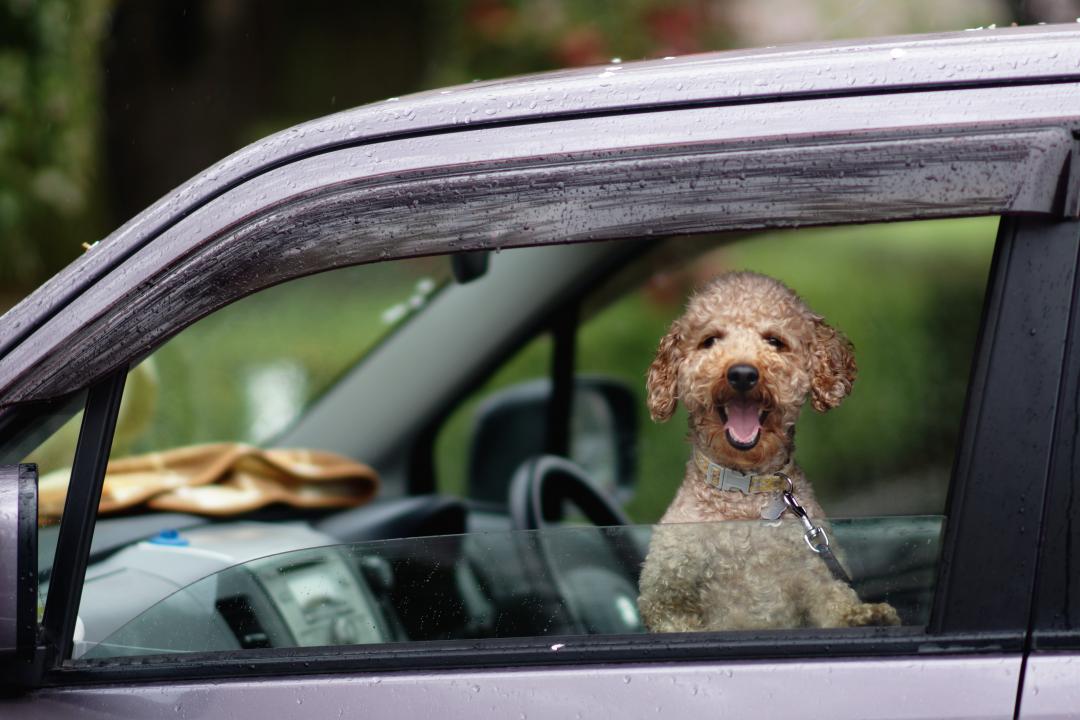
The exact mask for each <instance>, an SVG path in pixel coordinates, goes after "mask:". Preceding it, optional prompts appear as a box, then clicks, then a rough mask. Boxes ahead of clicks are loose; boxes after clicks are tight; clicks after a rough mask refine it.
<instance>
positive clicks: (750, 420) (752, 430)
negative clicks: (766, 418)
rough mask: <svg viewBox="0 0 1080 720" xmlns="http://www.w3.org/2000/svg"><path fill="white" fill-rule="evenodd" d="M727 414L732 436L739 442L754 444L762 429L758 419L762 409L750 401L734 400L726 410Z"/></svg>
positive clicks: (729, 430) (728, 427)
mask: <svg viewBox="0 0 1080 720" xmlns="http://www.w3.org/2000/svg"><path fill="white" fill-rule="evenodd" d="M725 410H726V412H727V418H728V421H727V429H728V432H730V433H731V436H732V437H733V438H735V440H737V441H738V442H741V443H749V442H753V441H754V438H756V437H757V434H758V430H760V429H761V421H760V420H759V419H758V417H759V415H760V412H761V408H760V407H759V406H758V404H757V403H756V402H753V401H750V400H732V401H731V402H729V403H728V404H727V407H726V408H725Z"/></svg>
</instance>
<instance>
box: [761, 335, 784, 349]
mask: <svg viewBox="0 0 1080 720" xmlns="http://www.w3.org/2000/svg"><path fill="white" fill-rule="evenodd" d="M765 342H767V343H769V345H772V346H773V347H774V348H776V349H777V350H783V349H784V348H786V347H787V346H786V345H784V341H783V340H781V339H780V338H778V337H776V336H775V335H766V336H765Z"/></svg>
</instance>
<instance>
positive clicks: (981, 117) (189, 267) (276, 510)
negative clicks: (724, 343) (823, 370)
mask: <svg viewBox="0 0 1080 720" xmlns="http://www.w3.org/2000/svg"><path fill="white" fill-rule="evenodd" d="M1078 250H1080V25H1076V26H1072V25H1070V26H1039V27H1025V28H1005V29H994V30H977V31H971V32H961V33H950V34H943V35H930V36H913V37H901V38H886V39H880V40H865V41H854V42H842V43H832V44H823V45H808V46H791V47H779V48H766V49H761V50H752V51H738V52H729V53H716V54H706V55H700V56H690V57H686V58H664V59H662V60H655V61H646V62H638V63H621V62H615V61H613V62H612V63H610V64H608V65H606V66H603V67H599V68H587V69H582V70H574V71H564V72H558V73H551V74H545V75H538V76H532V77H524V78H517V79H511V80H506V81H495V82H481V83H473V84H470V85H467V86H462V87H455V88H448V89H445V90H440V91H433V92H428V93H422V94H419V95H416V96H413V97H407V98H391V99H389V100H387V101H385V102H381V103H377V104H374V105H370V106H366V107H361V108H356V109H353V110H348V111H345V112H342V113H338V114H335V115H331V116H328V117H326V118H322V119H319V120H315V121H312V122H309V123H306V124H303V125H300V126H297V127H295V128H292V129H290V130H286V131H284V132H282V133H279V134H276V135H273V136H271V137H268V138H266V139H264V140H261V141H259V142H257V143H255V144H254V145H251V146H249V147H248V148H245V149H243V150H241V151H239V152H238V153H236V154H235V155H232V156H230V157H229V158H226V159H225V160H223V161H221V162H220V163H219V164H217V165H215V166H214V167H212V168H210V169H208V170H207V171H205V172H204V173H202V174H200V175H198V176H197V177H195V178H193V179H192V180H191V181H189V182H188V183H185V184H184V185H182V186H181V187H179V188H177V189H176V190H175V191H173V192H172V193H170V194H169V195H167V196H166V197H164V198H163V199H162V200H160V201H159V202H158V203H156V204H154V205H153V206H151V207H150V208H148V209H147V210H146V211H144V212H143V213H141V214H140V215H138V216H137V217H135V218H134V219H132V220H131V221H130V222H128V223H127V224H125V225H124V226H123V227H121V228H120V229H118V230H117V231H116V232H114V233H113V234H112V235H110V236H109V237H107V238H105V239H104V240H102V241H101V242H99V243H97V244H95V245H94V246H92V247H91V248H90V249H89V250H88V251H87V252H86V253H85V255H84V256H83V257H81V258H80V259H79V260H78V261H76V262H74V263H73V264H71V265H70V266H69V267H67V268H66V269H64V270H63V271H62V272H60V273H59V274H58V275H57V276H55V277H54V278H53V279H51V280H50V281H48V282H47V283H46V284H45V285H43V286H42V287H41V288H40V289H38V290H37V291H36V292H34V293H33V294H32V295H30V296H29V297H28V298H27V299H26V300H24V301H23V302H22V303H20V304H19V305H17V306H16V307H14V308H13V309H12V310H10V311H9V312H8V313H7V314H6V315H5V316H3V318H2V319H0V407H2V409H0V463H3V465H0V505H2V506H3V508H4V511H3V513H0V537H2V538H3V541H2V543H0V548H3V556H2V557H0V588H2V589H3V592H2V593H0V662H2V663H3V666H4V672H3V674H2V675H0V677H2V678H3V679H2V680H0V685H2V687H3V691H4V699H0V709H2V710H3V712H4V714H5V716H10V717H35V718H46V717H60V716H66V715H67V714H69V713H70V712H71V711H72V708H83V709H87V710H90V711H92V712H97V713H98V714H100V715H102V716H109V717H158V716H161V717H173V716H176V715H177V714H178V713H179V714H180V715H181V716H189V717H207V716H219V715H224V714H228V715H235V716H255V715H271V716H274V717H308V716H322V715H328V714H331V713H337V715H338V716H339V717H340V716H342V715H343V714H344V713H353V712H363V713H365V714H367V715H373V716H393V717H397V716H401V715H406V714H407V715H417V714H420V713H430V712H433V711H434V712H441V713H446V714H448V715H452V716H464V715H468V716H470V717H496V716H497V717H503V716H505V715H507V714H508V713H521V714H527V715H528V716H529V717H533V718H535V717H560V718H561V717H567V716H569V715H570V714H572V713H575V712H576V713H578V714H579V715H580V716H584V715H586V714H588V715H605V716H633V717H636V716H640V715H642V714H644V713H646V712H647V713H649V714H659V715H665V714H667V715H673V716H679V717H684V716H704V715H707V714H708V715H712V714H715V713H716V712H717V711H721V712H728V713H737V714H758V715H761V714H769V715H770V716H777V717H779V716H795V715H800V716H801V715H805V714H807V713H810V712H812V713H815V714H819V715H827V716H838V717H849V716H858V717H894V716H896V715H899V714H905V715H915V716H920V717H971V716H985V717H1014V716H1020V717H1041V716H1055V715H1061V714H1067V713H1070V712H1072V710H1073V708H1074V707H1075V687H1076V686H1077V684H1078V683H1077V681H1078V680H1080V677H1078V676H1077V671H1076V669H1075V668H1076V667H1080V664H1078V663H1074V662H1073V661H1074V660H1076V659H1077V652H1078V650H1080V628H1078V627H1077V625H1076V622H1075V620H1074V618H1075V617H1077V612H1078V611H1080V608H1078V607H1077V604H1076V603H1077V598H1078V597H1080V593H1077V592H1074V591H1073V590H1074V588H1073V585H1074V584H1075V582H1076V578H1077V577H1078V575H1077V573H1076V572H1075V570H1074V568H1073V565H1072V563H1073V562H1074V561H1073V558H1075V557H1077V556H1078V554H1077V553H1076V552H1075V550H1076V546H1077V543H1078V542H1080V535H1078V534H1077V533H1076V532H1075V530H1074V529H1073V525H1072V523H1073V520H1074V519H1075V517H1076V512H1077V511H1076V509H1075V507H1074V504H1073V503H1072V502H1071V499H1072V497H1073V491H1074V488H1075V485H1076V482H1077V480H1076V478H1077V477H1080V474H1078V473H1077V471H1076V469H1075V463H1076V457H1077V456H1078V445H1077V441H1078V434H1077V430H1078V428H1077V422H1078V421H1077V418H1080V404H1078V403H1080V386H1078V383H1080V367H1078V365H1080V349H1078V348H1080V345H1078V343H1077V339H1078V338H1080V328H1077V322H1078V320H1077V316H1076V313H1075V312H1074V309H1075V308H1076V306H1077V298H1078V297H1080V295H1078V292H1080V284H1078V278H1077V267H1078V260H1080V257H1078ZM746 265H749V266H752V267H754V268H755V269H762V270H765V271H767V272H770V273H771V274H775V275H778V276H780V277H782V278H787V279H790V282H791V284H792V285H793V286H795V289H796V290H797V291H799V292H800V293H802V294H804V295H805V296H806V297H807V298H808V299H810V300H811V301H812V303H811V304H812V305H814V306H815V307H816V308H818V309H820V310H821V311H822V312H824V313H825V314H826V315H827V316H828V317H829V318H830V320H831V321H832V320H836V321H837V324H838V325H839V326H840V327H841V328H843V329H845V331H847V332H848V333H849V334H850V335H851V337H852V338H853V339H854V340H855V344H856V346H857V348H858V351H857V352H858V357H859V358H860V363H861V367H862V375H861V378H860V380H859V382H858V383H857V385H856V391H855V394H854V395H853V397H852V399H851V401H850V407H845V408H841V409H840V410H838V411H836V413H835V414H830V415H829V416H824V417H822V418H820V419H818V418H815V417H807V418H805V419H804V421H801V422H800V425H799V438H800V440H799V443H800V444H799V458H800V462H801V463H802V464H803V466H804V467H805V468H806V469H807V472H808V474H809V475H810V477H811V478H812V479H813V480H814V482H815V485H816V486H817V487H818V489H819V495H820V496H821V497H822V498H823V500H824V501H825V504H826V506H827V507H830V508H832V509H831V510H830V526H829V527H830V529H831V531H832V533H833V534H834V535H835V538H836V540H837V543H838V546H839V547H840V548H841V549H842V552H843V557H844V561H845V563H846V564H847V566H848V569H849V570H850V571H851V575H852V581H853V587H854V588H855V589H856V590H857V592H858V593H859V594H860V597H862V599H864V600H874V601H881V602H888V603H890V604H891V605H893V607H894V608H896V610H897V612H898V614H899V616H900V618H901V621H902V625H901V626H899V627H866V628H805V627H796V628H772V627H770V628H756V629H750V630H742V631H730V632H710V631H703V632H697V633H675V634H659V633H648V632H646V628H645V627H644V625H643V623H642V621H641V619H640V617H639V615H638V613H637V606H636V595H637V573H638V571H639V570H640V566H641V562H642V559H643V557H644V554H645V552H646V550H647V547H648V540H649V536H650V533H651V527H650V523H652V522H655V521H656V519H657V518H658V517H659V514H660V512H662V510H663V507H664V506H665V505H666V503H667V502H668V501H669V500H670V497H671V495H672V493H673V490H674V488H675V487H676V485H677V484H678V482H679V480H680V479H681V473H682V466H683V463H684V462H685V460H686V458H687V453H688V446H687V445H686V444H685V442H683V440H682V432H683V431H682V430H681V428H680V427H679V426H678V424H677V423H671V424H668V425H664V426H654V425H652V424H651V423H649V422H647V421H645V420H643V419H642V412H643V402H642V393H643V391H644V388H643V384H644V372H645V369H646V367H647V366H648V362H649V360H650V359H651V355H652V353H653V351H654V350H655V348H656V343H657V342H658V341H659V338H660V336H661V334H662V331H663V329H664V328H665V327H666V324H667V323H668V322H670V320H671V319H672V318H673V317H674V316H675V315H676V314H677V313H678V309H679V305H680V304H681V303H682V302H683V300H684V299H685V292H686V290H687V289H688V288H690V287H692V286H693V285H695V284H697V283H699V282H701V281H702V280H703V279H704V278H707V277H709V276H711V275H712V274H715V273H716V272H718V271H722V270H724V269H728V268H731V267H740V266H746ZM369 501H370V502H369ZM791 522H794V520H792V521H791ZM635 523H636V524H635ZM39 525H40V526H41V527H40V529H39ZM733 528H734V530H733ZM700 530H701V528H696V527H694V526H689V527H687V530H686V531H687V538H688V539H687V541H688V542H691V541H692V538H693V533H694V532H698V531H700ZM704 531H706V532H710V533H721V532H736V533H737V532H738V524H737V523H730V524H724V523H717V524H716V527H711V526H710V527H707V528H705V529H704ZM809 551H810V550H807V552H809Z"/></svg>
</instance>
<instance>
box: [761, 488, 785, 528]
mask: <svg viewBox="0 0 1080 720" xmlns="http://www.w3.org/2000/svg"><path fill="white" fill-rule="evenodd" d="M785 510H787V504H786V503H785V502H784V496H783V495H782V494H781V493H777V494H776V495H774V496H773V499H772V500H770V501H769V504H768V505H766V506H765V507H764V508H762V510H761V519H762V520H768V521H770V522H772V521H773V520H779V519H780V516H781V515H783V514H784V511H785Z"/></svg>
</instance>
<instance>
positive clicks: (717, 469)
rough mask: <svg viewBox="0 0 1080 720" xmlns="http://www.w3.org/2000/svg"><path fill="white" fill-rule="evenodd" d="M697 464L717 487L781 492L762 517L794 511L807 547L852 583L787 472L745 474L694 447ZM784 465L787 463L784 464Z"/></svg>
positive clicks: (774, 518) (837, 575)
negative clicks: (805, 506) (797, 494)
mask: <svg viewBox="0 0 1080 720" xmlns="http://www.w3.org/2000/svg"><path fill="white" fill-rule="evenodd" d="M694 463H695V464H696V465H697V468H698V470H699V471H701V473H702V474H703V475H704V476H705V484H706V485H708V486H709V487H711V488H713V489H714V490H738V491H739V492H741V493H743V494H750V493H767V492H779V493H780V497H777V498H774V499H773V500H772V502H771V503H770V504H769V505H768V506H767V507H766V508H765V509H764V510H762V511H761V518H762V520H766V521H768V522H775V521H777V520H779V519H780V518H781V517H782V516H783V514H784V513H785V512H788V511H791V514H792V515H794V516H795V517H797V518H798V519H799V522H801V523H802V526H803V528H804V529H805V530H806V532H805V533H803V540H805V541H806V546H807V547H809V548H810V549H811V550H812V551H813V552H814V553H816V554H817V555H818V557H820V558H821V560H822V561H823V562H824V563H825V566H826V567H827V568H829V572H830V573H832V576H833V577H834V578H836V579H837V580H840V581H841V582H844V583H846V584H848V585H851V578H850V577H848V574H847V573H846V572H845V571H844V568H843V566H842V565H841V564H840V561H839V560H837V559H836V555H834V554H833V551H832V549H831V548H830V547H829V536H828V535H827V534H826V533H825V528H823V527H821V526H820V525H815V524H814V521H813V520H811V519H810V516H809V515H807V513H806V509H805V508H803V506H802V505H800V504H799V500H798V498H796V497H795V483H794V482H793V481H792V479H791V477H790V476H788V474H787V473H784V472H779V471H777V472H774V473H770V474H768V475H750V474H746V473H743V472H740V471H738V470H732V469H731V468H727V467H724V466H723V465H719V464H717V463H715V462H713V461H712V460H711V459H710V458H709V457H707V456H706V455H705V454H704V453H702V452H701V451H700V450H698V449H697V448H694ZM784 467H787V465H786V464H785V465H784Z"/></svg>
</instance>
